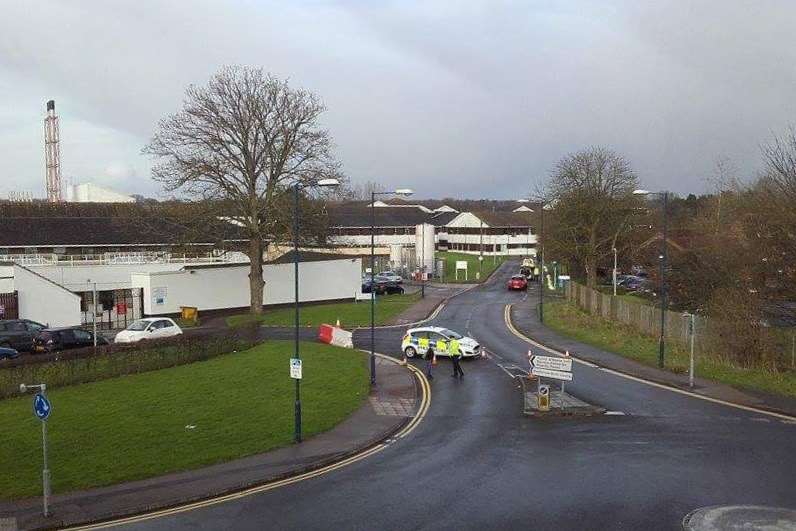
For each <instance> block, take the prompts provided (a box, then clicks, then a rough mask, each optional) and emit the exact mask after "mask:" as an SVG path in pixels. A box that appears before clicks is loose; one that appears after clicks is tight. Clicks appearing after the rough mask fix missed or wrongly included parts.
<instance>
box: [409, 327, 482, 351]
mask: <svg viewBox="0 0 796 531" xmlns="http://www.w3.org/2000/svg"><path fill="white" fill-rule="evenodd" d="M451 339H455V340H457V341H459V351H460V352H461V353H462V356H464V357H465V358H474V357H476V356H480V355H481V345H479V344H478V341H476V340H475V339H473V338H471V337H465V336H463V335H461V334H459V333H457V332H454V331H453V330H449V329H447V328H441V327H439V326H426V327H423V328H410V329H409V330H407V331H406V333H405V334H404V337H403V340H402V341H401V350H403V352H404V354H406V357H407V358H414V357H415V356H424V355H425V354H426V351H427V350H428V347H427V346H426V345H430V346H432V347H433V348H434V351H435V352H436V354H437V356H450V355H451V352H450V351H449V349H448V346H449V345H450V342H451ZM426 340H428V343H426ZM439 341H444V342H445V350H444V351H441V350H440V349H439V348H438V347H437V344H438V342H439Z"/></svg>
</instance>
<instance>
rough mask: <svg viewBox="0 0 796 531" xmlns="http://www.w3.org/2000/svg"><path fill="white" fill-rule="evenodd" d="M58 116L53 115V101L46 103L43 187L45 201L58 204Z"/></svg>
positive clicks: (59, 182) (59, 146) (59, 151)
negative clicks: (44, 189) (45, 195)
mask: <svg viewBox="0 0 796 531" xmlns="http://www.w3.org/2000/svg"><path fill="white" fill-rule="evenodd" d="M59 140H60V134H59V132H58V115H57V114H55V100H50V101H48V102H47V117H46V118H44V163H45V168H46V175H45V186H46V189H47V200H48V201H49V202H51V203H60V202H61V201H62V200H63V196H62V194H61V144H60V142H59Z"/></svg>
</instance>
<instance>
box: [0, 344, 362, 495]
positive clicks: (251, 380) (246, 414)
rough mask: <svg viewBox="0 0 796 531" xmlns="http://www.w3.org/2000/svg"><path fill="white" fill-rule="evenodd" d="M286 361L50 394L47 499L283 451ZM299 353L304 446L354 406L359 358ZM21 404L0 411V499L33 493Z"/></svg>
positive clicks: (36, 465) (257, 355)
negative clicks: (52, 494) (0, 438)
mask: <svg viewBox="0 0 796 531" xmlns="http://www.w3.org/2000/svg"><path fill="white" fill-rule="evenodd" d="M292 352H293V347H292V343H290V342H286V341H269V342H267V343H264V344H261V345H258V346H257V347H255V348H253V349H251V350H247V351H245V352H239V353H235V354H227V355H224V356H220V357H218V358H214V359H212V360H209V361H204V362H196V363H192V364H189V365H182V366H180V367H174V368H170V369H163V370H159V371H153V372H148V373H142V374H136V375H131V376H125V377H121V378H113V379H109V380H103V381H101V382H94V383H89V384H83V385H77V386H73V387H66V388H61V389H56V390H53V391H52V392H49V393H48V396H49V398H50V400H51V402H52V404H53V411H52V415H51V416H50V420H49V421H48V431H49V456H50V468H51V470H52V477H53V489H54V491H55V492H56V493H59V492H67V491H71V490H74V489H80V488H86V487H93V486H99V485H108V484H113V483H118V482H121V481H128V480H135V479H141V478H146V477H150V476H155V475H159V474H164V473H167V472H172V471H177V470H184V469H191V468H197V467H201V466H206V465H209V464H212V463H218V462H222V461H227V460H230V459H235V458H238V457H243V456H246V455H252V454H256V453H260V452H264V451H267V450H270V449H273V448H277V447H279V446H285V445H288V444H290V443H291V442H292V440H293V401H294V383H293V380H292V379H290V378H289V362H288V360H289V359H290V358H291V353H292ZM301 354H302V359H303V360H304V379H303V381H302V385H301V399H302V406H303V410H302V413H303V417H302V419H303V428H304V434H305V436H311V435H313V434H317V433H319V432H322V431H325V430H328V429H330V428H331V427H333V426H334V425H335V424H337V423H339V422H340V421H341V420H343V419H345V418H346V417H347V416H348V415H349V414H350V413H351V412H353V411H354V410H355V409H357V408H358V407H359V406H360V405H361V404H362V402H363V400H364V399H365V398H366V397H367V395H368V385H369V384H368V382H369V380H368V378H369V377H368V371H367V364H366V358H365V356H363V355H362V354H361V353H359V352H356V351H352V350H348V349H341V348H337V347H331V346H328V345H321V344H317V343H303V344H302V353H301ZM32 400H33V397H32V396H31V395H29V396H25V397H21V398H13V399H7V400H3V401H0V426H2V431H3V443H2V444H1V445H0V470H2V474H0V498H18V497H27V496H37V495H40V494H41V492H40V491H41V460H42V456H41V428H40V427H39V424H40V423H39V421H38V420H37V419H36V418H35V417H34V416H33V413H32V409H31V408H32V406H31V403H32ZM188 425H193V426H195V428H193V429H189V428H187V427H186V426H188Z"/></svg>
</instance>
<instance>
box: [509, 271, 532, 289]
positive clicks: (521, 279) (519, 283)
mask: <svg viewBox="0 0 796 531" xmlns="http://www.w3.org/2000/svg"><path fill="white" fill-rule="evenodd" d="M507 287H508V288H509V291H512V290H526V289H528V279H527V278H525V275H514V276H513V277H511V278H510V279H509V281H508V284H507Z"/></svg>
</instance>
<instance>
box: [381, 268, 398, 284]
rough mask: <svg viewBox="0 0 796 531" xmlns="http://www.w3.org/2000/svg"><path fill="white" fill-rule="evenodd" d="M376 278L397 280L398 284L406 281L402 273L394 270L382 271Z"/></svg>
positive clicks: (388, 280) (390, 280)
mask: <svg viewBox="0 0 796 531" xmlns="http://www.w3.org/2000/svg"><path fill="white" fill-rule="evenodd" d="M376 280H377V281H380V280H385V281H387V282H395V283H396V284H402V283H403V281H404V279H403V277H402V276H401V275H399V274H398V273H394V272H393V271H382V272H381V273H379V274H377V275H376Z"/></svg>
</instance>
